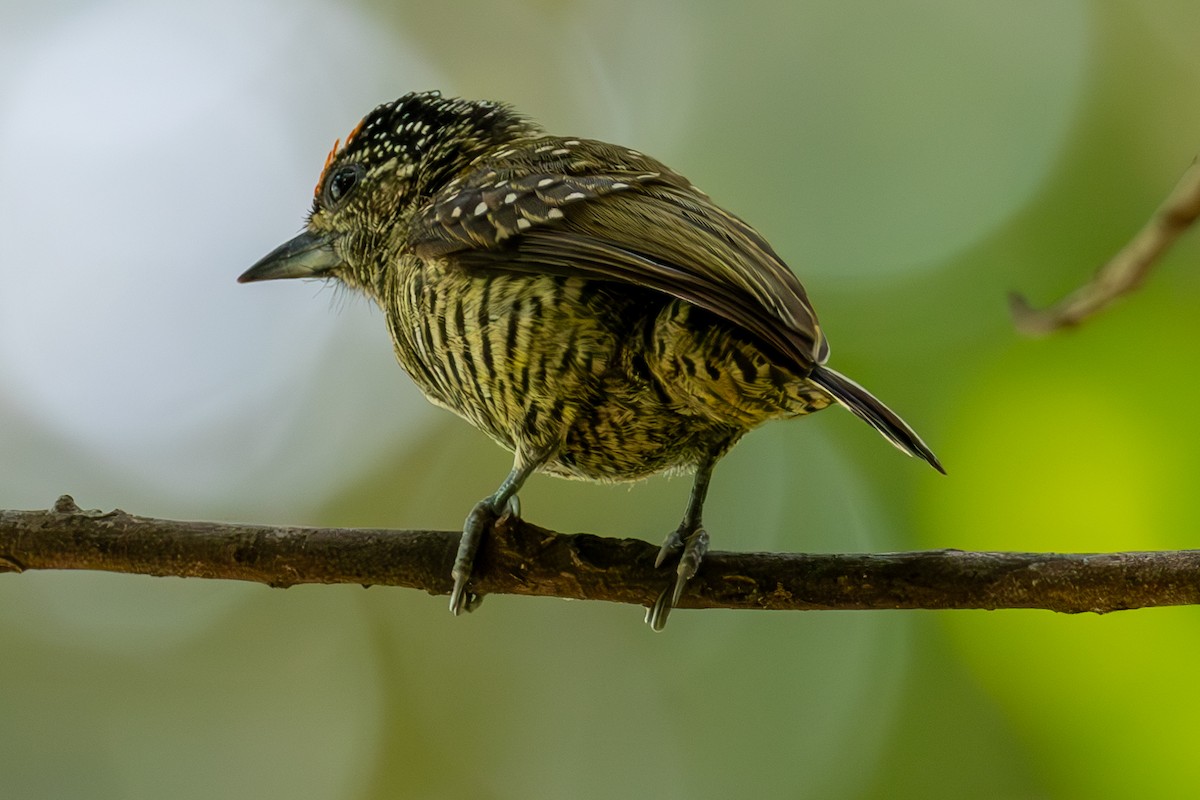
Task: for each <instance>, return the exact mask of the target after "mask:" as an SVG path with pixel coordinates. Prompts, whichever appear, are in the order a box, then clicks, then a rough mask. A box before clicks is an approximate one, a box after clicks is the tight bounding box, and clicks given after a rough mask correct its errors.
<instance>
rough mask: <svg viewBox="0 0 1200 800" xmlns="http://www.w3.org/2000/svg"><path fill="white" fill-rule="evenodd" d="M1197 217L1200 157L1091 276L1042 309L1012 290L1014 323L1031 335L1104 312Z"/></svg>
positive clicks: (1134, 285) (1136, 283) (1141, 278)
mask: <svg viewBox="0 0 1200 800" xmlns="http://www.w3.org/2000/svg"><path fill="white" fill-rule="evenodd" d="M1197 217H1200V159H1194V160H1193V161H1192V165H1191V167H1189V168H1188V170H1187V172H1185V173H1184V174H1183V177H1182V178H1180V180H1179V183H1178V184H1177V185H1176V186H1175V189H1174V190H1173V191H1172V192H1171V194H1170V195H1169V196H1168V197H1167V199H1166V200H1165V201H1164V202H1163V204H1162V205H1161V206H1160V207H1159V209H1158V210H1157V211H1155V212H1154V216H1152V217H1151V218H1150V220H1149V221H1148V222H1147V223H1146V224H1145V225H1144V226H1143V227H1142V229H1141V230H1140V231H1138V232H1137V234H1136V235H1135V236H1134V237H1133V239H1131V240H1130V241H1129V244H1127V245H1125V247H1123V248H1122V249H1121V250H1120V252H1118V253H1117V254H1116V255H1115V256H1113V257H1112V259H1111V260H1109V262H1108V263H1107V264H1105V265H1104V266H1103V267H1101V268H1100V269H1099V271H1097V272H1096V275H1095V277H1094V278H1093V279H1092V280H1091V281H1089V282H1088V283H1086V284H1084V285H1083V286H1081V287H1079V288H1078V289H1076V290H1075V291H1074V292H1072V293H1071V294H1069V295H1067V296H1066V297H1065V298H1063V299H1062V300H1060V301H1058V302H1057V303H1055V304H1054V305H1052V306H1050V307H1048V308H1045V309H1041V310H1039V309H1035V308H1033V307H1032V306H1030V305H1029V302H1028V301H1027V300H1026V299H1025V298H1024V296H1022V295H1020V294H1017V293H1015V292H1014V293H1012V294H1010V295H1009V307H1010V309H1011V311H1012V315H1013V324H1014V325H1016V327H1017V330H1019V331H1020V332H1021V333H1024V334H1026V335H1029V336H1045V335H1047V334H1050V333H1053V332H1054V331H1057V330H1059V329H1060V328H1065V327H1068V326H1073V325H1078V324H1080V323H1081V322H1083V321H1084V320H1086V319H1088V318H1089V317H1091V316H1092V315H1094V314H1097V313H1099V312H1100V311H1102V310H1103V309H1105V308H1107V307H1108V306H1110V305H1112V303H1113V302H1115V301H1116V300H1117V299H1118V298H1120V297H1123V296H1124V295H1126V294H1129V293H1130V292H1132V291H1133V290H1134V289H1137V288H1138V287H1139V286H1141V285H1142V281H1144V280H1145V279H1146V276H1147V275H1148V274H1149V273H1150V270H1151V269H1152V268H1153V267H1154V265H1155V264H1156V263H1157V262H1158V260H1159V259H1160V258H1161V257H1162V255H1163V253H1165V252H1166V251H1167V249H1168V248H1170V246H1171V245H1172V244H1174V243H1175V240H1176V239H1178V238H1179V236H1180V234H1182V233H1183V232H1184V231H1185V230H1187V229H1188V228H1189V227H1190V226H1191V225H1192V224H1193V223H1194V222H1195V221H1196V219H1197Z"/></svg>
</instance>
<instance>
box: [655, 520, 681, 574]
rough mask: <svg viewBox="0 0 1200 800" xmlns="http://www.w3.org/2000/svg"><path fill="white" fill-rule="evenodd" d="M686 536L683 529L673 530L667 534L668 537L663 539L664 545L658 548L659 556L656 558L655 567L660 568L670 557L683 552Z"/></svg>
mask: <svg viewBox="0 0 1200 800" xmlns="http://www.w3.org/2000/svg"><path fill="white" fill-rule="evenodd" d="M683 547H684V538H683V531H681V530H673V531H671V532H670V533H669V534H667V538H666V539H664V540H663V543H662V547H660V548H658V556H657V557H656V558H655V559H654V568H655V569H658V568H659V567H661V566H662V565H663V564H665V563H667V561H669V560H670V559H672V558H674V557H675V556H677V555H679V554H680V553H681V552H683Z"/></svg>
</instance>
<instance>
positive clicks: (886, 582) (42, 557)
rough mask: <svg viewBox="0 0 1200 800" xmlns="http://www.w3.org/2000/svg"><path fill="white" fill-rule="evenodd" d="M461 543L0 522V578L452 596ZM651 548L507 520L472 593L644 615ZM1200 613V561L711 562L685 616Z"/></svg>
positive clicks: (1102, 557)
mask: <svg viewBox="0 0 1200 800" xmlns="http://www.w3.org/2000/svg"><path fill="white" fill-rule="evenodd" d="M458 537H459V533H458V532H456V531H388V530H368V529H357V528H354V529H347V528H340V529H321V528H281V527H271V526H264V525H236V524H226V523H215V522H178V521H173V520H162V519H151V518H148V517H138V516H134V515H131V514H127V513H125V512H124V511H119V510H118V511H110V512H103V513H102V512H100V511H83V510H81V509H79V508H78V507H77V506H76V505H75V503H74V501H73V500H71V498H70V497H67V496H64V497H62V498H60V499H59V501H58V503H57V504H56V505H55V507H54V508H53V509H52V510H50V511H0V572H3V571H6V570H7V571H10V572H20V571H28V570H38V569H87V570H105V571H109V572H124V573H137V574H143V575H158V576H177V577H190V578H220V579H226V580H241V581H254V582H257V583H263V584H267V585H269V586H276V587H285V586H292V585H295V584H299V583H351V584H362V585H386V586H404V587H410V588H414V589H422V590H424V591H426V592H429V593H431V594H447V593H448V592H449V591H450V585H451V582H450V564H451V562H452V560H453V558H454V553H455V548H456V547H457V544H458ZM657 551H658V548H657V547H656V546H654V545H651V544H648V543H646V542H643V541H639V540H636V539H609V538H603V537H599V536H593V535H591V534H584V533H579V534H561V533H555V532H553V531H548V530H544V529H542V528H538V527H536V526H533V525H529V524H528V523H525V522H521V521H505V520H502V521H501V522H500V523H499V524H498V525H497V526H496V528H495V530H494V531H493V532H492V535H491V536H489V537H488V538H487V540H486V541H485V543H484V545H483V547H482V548H481V549H480V551H479V557H478V560H477V562H476V575H475V579H474V581H473V588H474V589H475V590H476V591H478V592H481V593H484V594H522V595H541V596H552V597H568V598H575V599H582V600H607V601H610V602H617V603H634V604H641V605H648V604H649V603H651V602H653V600H654V598H655V597H656V596H657V594H658V593H659V592H660V591H661V590H662V588H663V586H664V585H665V583H666V582H667V580H668V575H667V573H666V571H665V570H660V569H655V567H654V557H655V555H656V553H657ZM1198 603H1200V551H1197V550H1181V551H1165V552H1133V553H1104V554H1093V553H1071V554H1047V553H985V552H963V551H959V550H934V551H925V552H913V553H875V554H840V555H837V554H798V553H797V554H782V553H710V554H709V556H708V557H707V558H706V559H705V561H704V563H703V565H702V566H701V568H700V573H699V574H698V575H697V576H696V578H695V579H694V580H693V581H692V583H691V584H690V585H689V587H688V591H687V592H686V593H685V595H684V597H683V599H682V602H681V603H680V605H681V606H682V607H685V608H759V609H808V610H811V609H860V610H861V609H895V608H926V609H943V608H986V609H996V608H1043V609H1049V610H1052V611H1061V612H1069V613H1075V612H1082V611H1094V612H1097V613H1103V612H1108V611H1117V610H1121V609H1129V608H1143V607H1149V606H1167V605H1189V604H1198Z"/></svg>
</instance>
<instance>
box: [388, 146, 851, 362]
mask: <svg viewBox="0 0 1200 800" xmlns="http://www.w3.org/2000/svg"><path fill="white" fill-rule="evenodd" d="M538 141H539V142H541V144H538V143H537V142H534V143H533V144H531V145H528V146H527V147H526V151H527V152H526V153H524V155H526V156H527V158H528V160H526V161H523V162H518V163H516V164H514V165H513V166H511V167H510V168H508V169H505V168H503V167H499V168H498V167H497V166H496V164H495V163H491V164H483V165H480V166H478V167H477V168H476V169H475V170H474V171H472V172H471V173H469V174H467V175H466V176H463V177H462V178H459V179H457V180H455V181H453V182H452V183H451V184H449V185H448V186H447V187H446V188H445V189H444V190H443V191H442V192H441V193H439V194H438V195H437V196H436V197H434V198H433V200H432V201H431V202H430V203H429V204H427V205H426V206H425V207H424V208H423V209H422V210H421V211H419V212H418V214H417V216H416V217H415V218H414V223H413V226H412V229H411V231H410V245H411V246H412V247H413V249H414V251H415V252H416V253H417V255H419V256H421V257H424V258H437V257H441V256H446V255H449V254H451V253H453V254H454V258H453V261H454V262H455V263H456V264H458V265H460V266H461V267H462V268H466V269H491V270H506V271H519V272H534V273H543V274H557V275H567V276H579V277H585V278H589V279H593V280H606V281H616V282H621V283H628V284H633V285H637V286H641V287H644V288H648V289H652V290H655V291H658V292H662V293H664V294H666V295H670V296H672V297H677V298H679V299H681V300H685V301H687V302H689V303H693V304H694V305H696V306H699V307H700V308H703V309H706V310H708V311H710V312H712V313H713V314H716V315H717V316H719V317H722V318H724V319H726V320H728V321H729V322H731V323H733V324H734V325H737V326H738V327H740V328H742V329H744V330H746V331H748V332H749V333H751V334H752V335H754V336H755V337H757V338H758V339H760V340H761V341H763V342H765V343H766V344H768V345H770V346H771V347H773V348H774V349H776V350H777V351H778V352H779V353H780V354H781V355H783V356H784V357H786V358H789V359H790V360H793V361H794V362H795V366H796V367H797V368H798V369H799V370H801V371H803V372H807V371H808V370H809V369H810V368H811V367H812V366H813V365H814V364H820V363H823V362H824V361H825V359H826V358H827V357H828V345H827V344H826V342H825V337H824V335H823V334H822V333H821V329H820V325H819V323H818V322H817V317H816V314H815V313H814V312H813V309H812V306H811V305H810V304H809V301H808V297H807V295H806V294H805V292H804V287H803V286H801V285H800V281H799V280H797V279H796V276H795V275H794V274H793V273H792V271H791V270H790V269H788V267H787V265H786V264H784V263H783V261H782V260H781V259H780V258H779V256H778V255H776V254H775V251H774V250H772V249H771V246H770V245H769V244H767V242H766V241H765V240H764V239H763V238H762V236H760V235H759V234H758V232H757V231H755V230H754V229H753V228H751V227H750V226H749V225H747V224H746V223H745V222H743V221H742V220H740V219H738V218H737V217H736V216H734V215H733V214H730V213H729V212H727V211H725V210H723V209H721V208H719V207H718V206H716V205H715V204H713V203H712V201H710V200H709V199H708V197H707V196H706V195H704V194H703V193H702V192H700V191H699V190H698V189H696V188H695V187H694V186H692V185H691V184H690V183H689V182H688V181H687V180H686V179H684V178H682V177H681V176H679V175H677V174H675V173H674V172H672V171H670V170H669V169H667V168H666V167H664V166H663V165H662V164H660V163H658V162H657V161H654V160H653V159H649V158H647V157H645V156H642V155H641V154H636V153H631V152H630V151H626V150H622V149H620V148H615V147H612V146H610V145H602V144H601V143H599V142H588V145H589V146H591V147H590V148H589V149H590V150H591V151H592V152H595V148H597V147H599V148H608V151H607V152H606V151H604V150H601V155H602V156H603V158H600V159H595V160H591V161H589V160H585V159H580V158H574V157H573V150H572V145H577V144H579V141H578V140H555V139H543V140H538ZM554 145H560V146H558V147H554ZM538 147H540V148H542V150H541V151H537V149H536V148H538ZM543 154H544V155H543ZM518 155H520V154H518ZM538 156H543V157H540V158H539V157H538ZM622 156H623V158H624V160H621V157H622ZM614 164H615V165H616V168H614Z"/></svg>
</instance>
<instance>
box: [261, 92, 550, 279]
mask: <svg viewBox="0 0 1200 800" xmlns="http://www.w3.org/2000/svg"><path fill="white" fill-rule="evenodd" d="M536 133H537V128H536V127H535V126H534V125H533V124H532V123H530V122H527V121H526V120H525V119H523V118H522V117H520V116H519V115H517V114H516V113H515V112H513V111H512V110H511V109H510V108H509V107H508V106H505V105H503V104H500V103H492V102H488V101H475V100H460V99H457V98H444V97H442V96H441V93H440V92H414V93H410V94H406V95H404V96H403V97H401V98H400V99H398V100H395V101H393V102H391V103H384V104H383V105H381V106H379V107H378V108H376V109H375V110H374V111H372V112H371V113H370V114H368V115H367V116H366V117H364V118H363V119H362V121H361V122H359V123H358V125H357V126H356V127H355V128H354V130H353V131H351V133H350V135H349V136H348V137H346V141H345V143H344V144H342V143H340V142H338V143H335V144H334V146H333V150H331V151H330V153H329V156H328V157H327V158H326V160H325V168H324V169H323V170H322V172H321V177H320V179H319V180H318V181H317V186H316V189H315V190H314V193H313V205H312V211H311V212H310V213H309V216H308V224H307V225H306V226H305V230H304V232H303V233H301V234H300V235H299V236H297V237H295V238H294V239H291V240H290V241H287V242H285V243H284V244H282V245H280V246H279V247H277V248H276V249H275V250H273V251H271V252H270V253H269V254H268V255H266V256H265V257H264V258H262V259H261V260H260V261H259V262H258V263H257V264H255V265H254V266H252V267H251V268H250V269H248V270H246V272H245V273H243V274H242V275H241V277H239V278H238V281H239V282H240V283H249V282H251V281H265V280H276V279H280V278H336V279H338V280H340V281H341V282H342V283H345V284H347V285H348V286H351V287H353V288H358V289H362V290H364V291H366V292H368V293H369V294H370V293H374V292H375V287H376V286H378V285H379V281H380V278H381V276H382V275H384V274H385V273H386V271H387V269H388V265H389V263H390V261H391V260H392V259H393V258H394V257H395V256H396V254H397V253H401V252H403V250H404V241H405V236H406V234H407V226H408V220H409V218H410V217H411V215H412V213H413V211H414V210H415V209H416V208H419V207H420V206H421V205H422V204H424V203H425V202H427V201H428V200H429V199H430V198H431V197H432V196H433V195H434V194H435V193H436V192H437V191H438V190H439V189H440V188H442V187H443V186H444V185H445V184H446V183H447V182H448V181H450V180H451V179H453V178H454V177H455V176H456V175H458V174H459V173H461V172H462V171H463V170H464V169H466V168H467V167H468V166H469V165H470V164H472V163H473V162H474V161H475V160H476V159H478V158H479V157H481V156H483V155H485V154H486V153H487V152H488V151H489V150H492V149H494V148H496V147H497V146H499V145H502V144H504V143H506V142H510V141H513V140H515V139H519V138H523V137H526V136H530V135H534V134H536Z"/></svg>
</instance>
